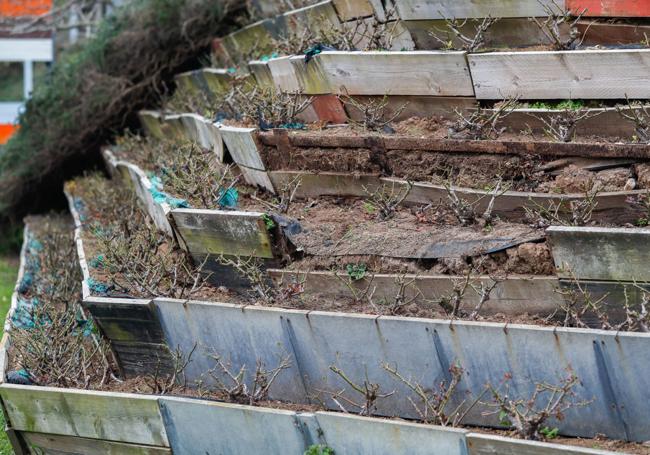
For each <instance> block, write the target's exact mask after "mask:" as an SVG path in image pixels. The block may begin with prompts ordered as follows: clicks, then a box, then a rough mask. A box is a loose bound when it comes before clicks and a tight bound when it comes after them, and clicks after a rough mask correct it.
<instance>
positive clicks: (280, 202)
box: [253, 175, 302, 215]
mask: <svg viewBox="0 0 650 455" xmlns="http://www.w3.org/2000/svg"><path fill="white" fill-rule="evenodd" d="M301 184H302V175H297V176H295V177H294V178H292V179H291V180H287V181H286V182H285V183H283V184H282V187H281V188H280V189H279V190H278V191H277V195H278V196H279V197H277V198H274V199H273V201H271V202H269V201H265V200H264V199H260V198H258V197H255V196H253V199H255V200H257V201H259V202H261V203H262V204H264V205H266V206H267V207H269V208H270V209H271V210H274V211H276V212H278V213H281V214H284V215H286V214H287V213H289V208H290V207H291V203H292V202H293V199H294V198H295V197H296V192H297V191H298V188H300V185H301Z"/></svg>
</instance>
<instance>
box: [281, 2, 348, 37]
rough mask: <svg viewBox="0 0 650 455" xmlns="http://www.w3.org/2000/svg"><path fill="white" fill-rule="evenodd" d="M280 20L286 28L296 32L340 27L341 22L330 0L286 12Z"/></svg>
mask: <svg viewBox="0 0 650 455" xmlns="http://www.w3.org/2000/svg"><path fill="white" fill-rule="evenodd" d="M282 19H283V22H284V24H286V27H287V28H293V29H296V30H301V29H309V30H310V31H313V32H318V31H328V30H331V29H333V28H334V29H336V28H339V27H340V26H341V21H340V20H339V17H338V15H337V14H336V10H335V9H334V6H333V5H332V1H331V0H325V1H322V2H320V3H316V4H314V5H309V6H305V7H303V8H298V9H294V10H292V11H288V12H286V13H284V15H283V17H282Z"/></svg>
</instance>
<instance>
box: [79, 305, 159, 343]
mask: <svg viewBox="0 0 650 455" xmlns="http://www.w3.org/2000/svg"><path fill="white" fill-rule="evenodd" d="M83 306H84V308H85V309H86V310H88V311H89V312H90V314H91V315H92V316H93V318H94V320H95V321H96V322H97V324H98V325H99V327H100V329H101V330H102V332H103V333H104V335H105V336H106V337H107V338H108V339H110V340H112V341H125V342H129V341H139V342H146V343H162V342H163V341H164V338H163V333H162V330H161V328H160V322H159V321H158V319H157V317H156V313H155V309H154V308H153V306H152V305H151V300H146V299H123V298H115V297H111V298H108V297H94V296H93V297H89V298H87V299H85V300H84V302H83Z"/></svg>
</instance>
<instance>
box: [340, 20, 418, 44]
mask: <svg viewBox="0 0 650 455" xmlns="http://www.w3.org/2000/svg"><path fill="white" fill-rule="evenodd" d="M358 20H359V21H361V22H362V25H361V26H359V25H358V24H357V21H352V22H347V23H345V24H342V27H344V28H345V29H347V30H349V31H350V32H351V33H352V34H353V35H354V39H353V40H352V45H353V48H354V49H357V50H360V51H367V50H369V49H373V48H375V49H376V48H377V43H373V42H371V39H372V36H373V34H375V23H376V19H375V18H374V17H369V18H367V19H358ZM382 27H383V31H382V34H383V35H388V34H390V35H391V38H390V41H388V40H387V41H386V43H388V42H390V46H389V47H388V48H387V49H384V50H387V51H399V52H404V51H413V50H415V43H414V42H413V38H412V37H411V33H410V31H409V30H408V28H406V26H405V25H404V23H403V21H400V20H391V21H390V22H388V23H382ZM355 31H356V33H355ZM421 49H426V48H421Z"/></svg>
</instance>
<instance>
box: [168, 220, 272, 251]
mask: <svg viewBox="0 0 650 455" xmlns="http://www.w3.org/2000/svg"><path fill="white" fill-rule="evenodd" d="M263 215H264V214H262V213H257V212H238V211H223V210H198V209H177V210H173V211H172V217H173V218H174V221H175V226H176V230H177V233H178V235H179V236H180V237H182V239H183V241H184V242H185V244H186V245H187V248H188V249H189V251H190V252H191V253H193V254H215V255H219V254H225V255H233V256H236V255H239V256H255V257H262V258H273V252H272V248H271V237H270V235H269V232H268V230H267V229H266V226H265V224H264V220H263V218H262V217H263Z"/></svg>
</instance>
